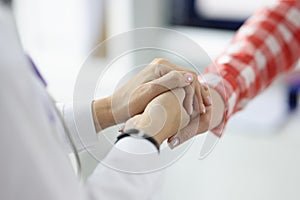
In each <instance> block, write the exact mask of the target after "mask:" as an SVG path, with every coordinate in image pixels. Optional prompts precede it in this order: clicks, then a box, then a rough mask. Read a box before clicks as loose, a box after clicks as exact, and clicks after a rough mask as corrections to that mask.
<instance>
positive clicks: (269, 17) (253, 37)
mask: <svg viewBox="0 0 300 200" xmlns="http://www.w3.org/2000/svg"><path fill="white" fill-rule="evenodd" d="M299 58H300V0H299V1H279V2H278V3H277V4H276V5H274V6H272V7H269V8H264V9H261V10H259V11H257V12H256V13H255V14H254V15H253V16H252V17H250V18H249V19H248V20H247V21H246V22H245V24H244V25H243V26H242V27H241V28H240V29H239V30H238V32H237V34H236V35H235V37H234V39H233V40H232V42H231V43H230V45H229V46H228V48H227V49H226V50H225V51H224V52H223V53H222V54H221V55H220V56H219V57H218V58H217V59H215V61H214V65H211V66H209V67H208V68H207V70H206V72H205V74H204V75H203V77H202V78H203V79H204V80H205V82H207V83H208V84H209V85H210V86H211V87H213V88H214V89H216V90H217V91H218V92H219V93H220V94H221V96H222V97H223V99H224V102H225V107H226V111H225V114H224V118H223V123H221V124H220V125H219V126H218V127H217V128H215V129H214V130H213V132H214V133H215V134H216V135H218V136H220V135H221V134H222V130H223V127H224V126H225V124H226V122H227V121H228V119H229V118H230V116H231V115H232V114H234V113H235V112H237V111H238V110H241V109H243V108H244V107H245V105H246V104H247V103H248V102H249V100H250V99H252V98H253V97H255V96H256V95H257V94H258V93H259V92H261V91H263V90H264V89H265V88H266V87H267V86H269V85H270V84H271V83H272V81H273V80H274V79H275V78H276V77H277V76H278V75H280V74H282V73H284V72H287V71H288V70H290V69H292V68H293V66H295V64H296V63H297V61H298V59H299Z"/></svg>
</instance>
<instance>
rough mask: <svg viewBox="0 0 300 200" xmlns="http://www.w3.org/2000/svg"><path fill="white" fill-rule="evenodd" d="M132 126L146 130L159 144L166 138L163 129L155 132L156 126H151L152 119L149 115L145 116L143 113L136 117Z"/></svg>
mask: <svg viewBox="0 0 300 200" xmlns="http://www.w3.org/2000/svg"><path fill="white" fill-rule="evenodd" d="M131 128H134V129H138V130H141V131H143V132H145V133H146V134H147V135H148V136H150V137H152V138H153V139H154V140H155V141H156V142H157V144H158V145H159V146H160V145H161V144H162V143H163V141H164V140H165V139H166V138H164V136H163V134H162V133H161V131H159V132H158V133H156V132H154V128H153V127H152V126H151V119H150V118H148V117H144V116H143V115H141V116H140V117H138V118H135V121H134V122H133V123H132V125H131ZM125 129H126V127H125Z"/></svg>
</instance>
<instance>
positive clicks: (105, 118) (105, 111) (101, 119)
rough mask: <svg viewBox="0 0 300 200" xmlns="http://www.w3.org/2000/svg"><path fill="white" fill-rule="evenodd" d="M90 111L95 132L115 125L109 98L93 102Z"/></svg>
mask: <svg viewBox="0 0 300 200" xmlns="http://www.w3.org/2000/svg"><path fill="white" fill-rule="evenodd" d="M92 110H93V117H94V123H95V128H96V131H97V132H99V131H101V130H103V129H105V128H107V127H109V126H112V125H114V124H115V121H114V118H113V115H112V110H111V101H110V98H109V97H107V98H103V99H98V100H95V101H93V104H92Z"/></svg>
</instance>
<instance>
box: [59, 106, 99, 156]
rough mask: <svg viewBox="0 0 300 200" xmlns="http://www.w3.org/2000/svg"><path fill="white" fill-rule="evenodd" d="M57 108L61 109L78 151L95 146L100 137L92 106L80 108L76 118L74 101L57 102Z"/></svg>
mask: <svg viewBox="0 0 300 200" xmlns="http://www.w3.org/2000/svg"><path fill="white" fill-rule="evenodd" d="M57 108H58V109H59V110H60V111H61V114H62V116H63V119H64V121H65V123H66V126H67V128H68V129H69V131H70V133H71V137H72V138H73V140H74V143H75V146H76V149H77V151H78V152H81V151H85V150H88V149H90V148H93V147H95V145H96V144H97V142H98V137H97V134H96V130H95V126H94V124H93V114H92V108H91V106H90V107H86V106H85V107H81V108H78V109H77V113H78V114H77V115H76V118H75V113H74V109H73V104H72V103H68V104H57Z"/></svg>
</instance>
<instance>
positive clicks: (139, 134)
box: [115, 129, 159, 152]
mask: <svg viewBox="0 0 300 200" xmlns="http://www.w3.org/2000/svg"><path fill="white" fill-rule="evenodd" d="M125 137H134V138H139V139H146V140H148V141H149V142H151V143H152V144H153V145H154V146H155V147H156V148H157V151H158V152H159V144H158V143H157V142H156V140H155V139H153V138H152V137H151V136H149V135H147V134H146V133H145V132H144V131H142V130H138V129H129V130H126V131H124V132H123V133H122V134H121V135H119V136H118V137H117V141H116V142H115V143H117V142H118V141H119V140H121V139H122V138H125Z"/></svg>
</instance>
